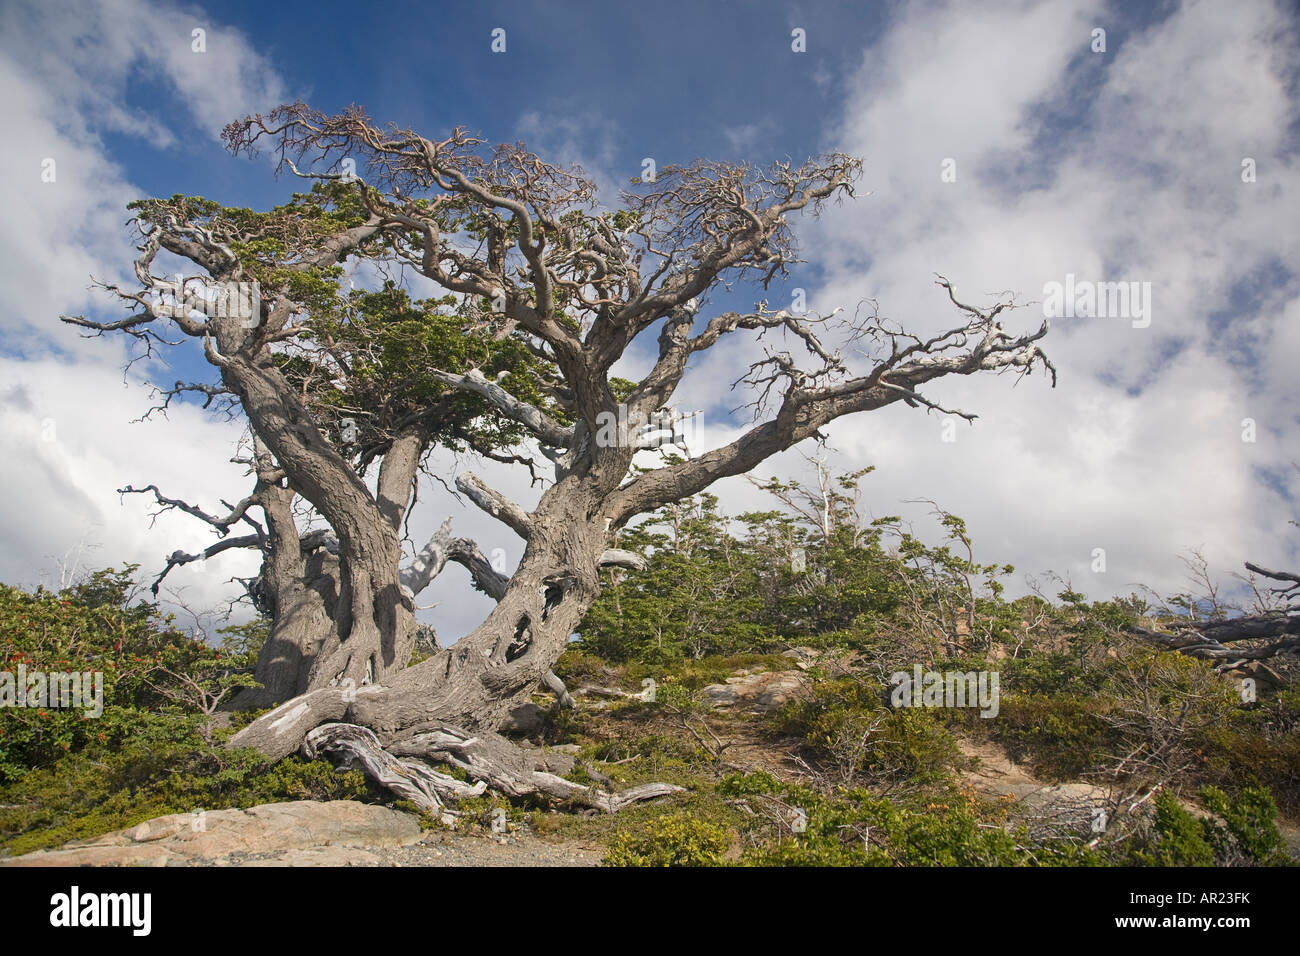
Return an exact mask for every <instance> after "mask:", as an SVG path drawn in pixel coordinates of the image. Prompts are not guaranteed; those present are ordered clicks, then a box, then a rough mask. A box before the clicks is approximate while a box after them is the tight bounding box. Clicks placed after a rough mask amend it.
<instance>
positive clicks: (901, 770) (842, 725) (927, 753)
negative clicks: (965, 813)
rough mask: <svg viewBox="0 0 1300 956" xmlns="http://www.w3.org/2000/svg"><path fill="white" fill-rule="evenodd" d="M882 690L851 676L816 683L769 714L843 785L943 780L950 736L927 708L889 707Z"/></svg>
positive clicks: (953, 751)
mask: <svg viewBox="0 0 1300 956" xmlns="http://www.w3.org/2000/svg"><path fill="white" fill-rule="evenodd" d="M887 700H888V693H887V691H886V690H885V689H884V688H883V687H881V686H880V685H877V684H872V683H868V682H866V681H862V680H859V679H856V678H853V677H845V678H840V679H838V680H834V681H828V682H825V683H821V684H818V685H817V686H816V687H815V688H814V689H813V692H812V693H811V694H810V695H808V696H806V697H803V698H800V699H797V700H793V701H791V702H790V703H788V704H786V705H785V706H784V707H783V708H781V709H780V710H778V711H777V712H776V713H774V714H773V715H772V717H771V718H770V723H771V727H772V729H773V730H774V731H775V732H776V733H779V734H784V735H789V736H799V737H802V738H803V739H804V742H805V744H806V745H807V747H808V749H809V750H810V751H811V753H812V755H813V757H814V758H815V759H816V760H817V762H818V763H819V764H821V765H822V766H824V767H825V768H826V769H827V770H828V771H829V772H832V773H833V775H834V776H835V777H836V779H837V780H838V781H839V782H840V783H843V784H846V785H848V784H853V783H855V782H857V781H858V780H859V778H864V777H865V778H872V779H875V780H877V781H880V782H900V781H904V780H906V781H908V782H909V783H910V784H913V785H924V784H929V783H935V782H937V781H940V780H942V779H943V778H944V777H945V776H947V774H948V773H949V772H950V770H951V768H952V767H953V765H954V763H955V762H956V761H957V760H958V759H959V757H960V752H959V751H958V749H957V745H956V742H955V741H954V740H953V738H952V735H951V734H950V733H949V732H948V731H947V730H946V729H945V728H944V726H943V725H942V724H941V723H940V722H939V720H938V718H937V717H936V716H935V715H934V714H933V713H932V712H930V711H927V710H924V709H920V708H900V709H898V710H894V709H891V708H890V707H888V706H887V705H886V701H887Z"/></svg>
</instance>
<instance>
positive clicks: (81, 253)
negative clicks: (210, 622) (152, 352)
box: [0, 0, 283, 609]
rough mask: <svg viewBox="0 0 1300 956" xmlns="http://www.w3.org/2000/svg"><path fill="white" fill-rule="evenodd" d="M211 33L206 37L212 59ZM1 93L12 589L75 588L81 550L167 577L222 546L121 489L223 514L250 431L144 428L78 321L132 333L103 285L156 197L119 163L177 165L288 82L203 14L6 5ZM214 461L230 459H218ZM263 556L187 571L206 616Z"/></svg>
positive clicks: (121, 269) (5, 451)
mask: <svg viewBox="0 0 1300 956" xmlns="http://www.w3.org/2000/svg"><path fill="white" fill-rule="evenodd" d="M195 29H204V30H205V31H206V32H205V34H204V35H203V40H204V43H203V46H204V48H205V49H204V51H203V52H197V51H196V50H195V39H196V38H195V36H194V34H193V31H194V30H195ZM142 77H148V79H149V81H150V82H151V83H153V84H154V85H155V86H156V88H157V89H158V90H160V91H162V92H163V93H165V94H166V98H167V99H168V100H171V101H174V104H173V105H171V106H169V107H167V109H168V112H167V113H166V115H164V114H163V113H162V112H161V110H162V109H163V106H162V105H161V103H160V102H158V101H159V100H160V99H162V98H163V97H162V94H161V93H160V94H159V96H156V97H152V98H150V104H149V105H140V103H139V102H138V100H139V98H138V97H133V96H131V95H130V93H131V87H132V84H136V83H139V82H140V81H141V78H142ZM0 92H2V93H3V99H4V102H5V113H6V124H5V125H6V130H5V132H6V147H5V149H4V150H3V151H0V205H3V207H4V209H5V216H4V219H3V223H0V288H3V289H4V300H3V308H2V309H0V345H2V346H3V350H4V357H3V358H0V383H3V384H0V429H2V431H0V490H2V492H3V494H4V498H5V501H6V506H5V508H4V509H3V514H2V516H0V542H3V544H4V548H3V550H2V551H0V580H3V581H5V582H13V583H23V584H27V585H32V584H36V583H45V584H47V585H49V584H57V583H58V581H57V578H58V571H59V564H60V562H61V561H62V560H63V558H64V556H65V555H67V554H69V553H74V554H75V553H76V552H77V549H78V547H79V546H81V549H82V550H81V553H82V559H81V560H82V567H83V568H84V567H85V566H86V565H89V566H92V567H93V566H100V565H106V564H117V565H119V566H120V565H121V564H122V563H123V562H127V561H131V562H136V563H139V564H141V565H143V566H144V568H145V569H149V570H156V569H158V568H160V566H161V564H162V560H163V557H162V556H163V555H165V554H167V553H169V552H170V551H171V550H173V549H175V548H177V547H181V548H185V549H187V550H192V549H194V548H196V547H199V546H203V545H206V544H209V543H211V540H212V538H211V535H210V533H207V532H205V529H204V528H203V527H202V526H196V523H195V522H194V521H193V520H192V519H189V518H184V517H180V518H178V517H176V516H174V515H172V516H166V517H164V518H162V519H160V520H159V522H158V524H157V526H156V527H155V528H154V529H153V530H152V531H151V530H150V528H149V524H150V522H149V514H148V509H147V507H146V503H145V502H144V501H143V500H142V499H138V498H128V499H127V501H126V502H125V503H120V502H119V501H118V496H117V494H116V493H115V489H116V488H118V487H120V486H123V485H126V484H130V483H134V484H136V485H139V484H144V483H148V482H150V481H154V482H157V483H158V484H159V485H161V486H163V487H165V488H166V489H167V491H168V493H170V494H174V495H176V496H178V497H187V498H190V499H191V500H194V501H198V502H203V503H204V504H205V505H207V506H208V507H210V508H211V509H218V508H219V504H218V501H219V499H220V497H221V496H222V495H227V496H228V495H229V494H230V493H231V490H232V489H233V488H238V487H240V477H239V476H240V470H239V469H238V468H236V466H232V465H228V464H225V463H224V462H223V458H224V457H228V454H227V455H225V456H223V455H222V453H221V451H222V449H230V450H233V443H234V441H235V439H236V438H237V437H238V428H237V426H232V425H231V424H229V423H223V422H221V421H218V420H214V419H213V418H211V417H210V416H208V415H206V414H203V413H201V412H199V411H198V410H196V409H194V408H193V407H189V408H177V409H175V410H174V411H173V412H172V414H171V418H170V420H156V421H154V422H150V423H141V424H132V421H133V420H134V419H137V418H139V417H140V415H141V414H142V413H143V412H144V411H145V410H146V409H147V408H148V407H149V405H150V404H151V402H150V399H149V395H148V393H147V391H146V390H145V389H144V387H143V384H142V381H141V379H140V374H141V373H143V372H152V373H156V374H157V375H158V376H159V377H160V378H161V377H165V376H166V375H167V374H168V373H169V371H170V370H168V369H166V368H164V367H162V366H161V365H159V364H156V363H154V364H147V365H138V366H136V367H135V368H134V369H133V371H132V373H131V374H130V375H128V376H127V377H126V380H125V381H124V376H123V371H122V369H123V366H124V365H125V363H126V361H127V359H128V355H127V352H126V349H125V346H124V345H123V343H122V342H120V341H115V340H87V339H85V338H82V337H81V336H79V335H77V334H76V332H75V331H74V330H73V329H72V328H71V327H69V326H66V325H63V324H61V323H59V322H58V316H59V315H60V314H83V313H84V314H88V315H95V316H96V317H101V318H102V317H107V316H110V315H111V316H112V317H114V318H115V317H117V316H118V315H120V314H121V313H120V312H119V307H118V306H117V305H115V304H113V303H111V302H110V301H109V299H108V297H107V296H106V295H105V294H104V293H103V292H101V291H92V290H91V289H90V284H91V277H92V276H93V277H94V278H95V279H98V280H102V281H121V280H124V279H125V278H126V277H127V276H128V275H129V274H130V258H131V247H130V244H129V242H128V241H127V240H128V236H127V233H126V231H125V230H124V229H123V225H122V224H123V220H124V219H125V218H126V216H127V213H126V211H125V207H126V204H127V203H128V202H130V201H131V200H133V199H136V198H138V197H140V196H141V195H144V194H146V190H144V189H141V188H139V187H138V186H136V185H134V184H133V183H132V182H131V178H130V176H129V175H128V173H127V172H126V171H125V170H124V169H123V167H122V165H121V164H120V163H119V162H118V161H116V160H115V158H114V150H113V149H112V148H111V146H110V143H111V142H112V141H113V138H114V137H127V138H129V139H130V140H131V141H133V142H134V143H135V144H136V145H137V146H138V147H139V148H141V149H148V148H152V149H155V150H158V151H159V156H160V158H161V159H163V160H164V161H167V159H168V158H169V157H170V158H171V159H172V160H174V158H175V156H176V155H178V150H183V149H184V148H185V146H186V140H185V139H183V137H184V138H190V139H192V138H193V136H195V135H198V136H200V137H202V138H203V139H204V140H206V141H208V142H211V143H212V144H213V145H214V147H215V141H216V138H217V136H218V134H219V133H220V129H221V126H222V124H224V123H225V122H228V121H229V120H230V119H231V118H232V117H234V116H237V115H240V114H241V113H244V112H249V111H256V110H263V109H266V108H267V107H268V106H269V105H271V104H273V103H274V102H277V101H278V100H280V99H281V98H282V97H283V94H282V83H281V81H280V80H279V78H278V77H277V76H276V74H275V71H274V69H273V68H272V67H271V65H270V64H269V63H268V62H267V61H266V60H265V59H264V58H262V57H261V56H260V55H259V54H258V53H257V52H256V51H255V50H254V49H253V47H252V45H251V43H250V42H249V41H248V40H247V38H245V37H242V36H241V35H239V34H238V33H235V32H232V31H228V30H225V29H223V28H222V27H221V25H220V24H219V23H216V22H214V19H213V17H211V16H210V15H208V14H205V13H203V12H202V11H199V10H197V9H194V8H189V7H176V6H162V5H160V4H157V3H153V2H149V0H118V2H113V3H107V4H99V5H93V4H92V5H77V6H76V7H66V6H65V7H60V6H58V5H49V4H46V5H37V4H26V5H23V4H6V5H5V6H4V8H3V10H0ZM214 449H215V450H216V451H215V453H214ZM248 570H249V562H248V560H247V556H243V555H230V556H229V557H227V558H225V559H216V560H214V561H213V562H212V563H211V564H210V565H209V572H208V573H207V574H205V575H201V576H200V575H196V574H195V573H194V572H193V571H192V570H189V571H181V572H177V575H176V578H175V580H174V581H172V582H171V583H172V584H174V585H176V586H178V587H185V588H187V591H186V600H187V601H189V602H192V603H193V605H194V606H195V607H197V608H200V609H206V608H209V607H212V606H214V605H216V604H218V603H219V602H220V601H221V600H222V599H223V598H225V599H228V598H229V597H230V596H232V595H233V593H237V590H238V589H237V588H235V589H234V590H233V591H232V589H231V587H230V586H229V585H227V584H225V583H223V582H225V581H226V579H227V578H228V577H229V576H230V575H231V574H236V573H238V574H247V573H248Z"/></svg>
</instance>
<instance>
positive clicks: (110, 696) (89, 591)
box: [0, 565, 259, 784]
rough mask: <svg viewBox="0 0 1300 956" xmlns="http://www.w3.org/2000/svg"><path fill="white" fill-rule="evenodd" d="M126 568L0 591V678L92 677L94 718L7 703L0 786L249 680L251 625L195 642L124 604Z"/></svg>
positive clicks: (140, 607) (119, 740)
mask: <svg viewBox="0 0 1300 956" xmlns="http://www.w3.org/2000/svg"><path fill="white" fill-rule="evenodd" d="M134 571H135V566H134V565H128V566H127V567H126V568H125V569H124V570H121V571H118V570H115V569H113V568H108V569H106V570H103V571H98V572H96V573H95V574H93V575H92V576H90V578H89V579H87V580H86V581H85V582H83V583H81V584H78V585H76V586H74V587H72V588H70V589H68V590H67V591H64V592H62V593H59V594H55V593H51V592H49V591H45V590H43V589H38V590H37V591H36V592H35V593H31V594H29V593H27V592H24V591H20V590H18V589H17V588H12V587H8V586H5V585H0V672H9V673H13V674H15V675H16V674H17V673H18V671H19V668H20V667H22V668H23V669H24V670H25V671H26V672H27V673H28V674H32V673H34V672H41V673H54V672H60V673H79V674H87V673H94V672H100V673H102V674H103V712H102V714H101V715H99V716H91V714H92V713H93V711H94V710H95V709H97V708H91V707H90V706H89V704H87V706H86V707H82V708H81V709H70V708H69V709H65V708H55V707H31V706H28V707H9V708H6V709H5V711H4V714H3V722H0V784H3V783H9V782H12V781H14V780H17V779H18V778H19V777H21V776H22V775H23V774H25V773H27V772H28V771H30V770H33V769H37V768H42V767H50V766H52V765H53V764H54V762H55V761H57V760H59V759H61V758H62V757H64V756H65V755H68V754H73V753H78V752H80V751H81V750H83V749H85V748H88V747H91V748H95V749H103V750H112V749H114V748H116V747H119V746H121V745H123V744H125V743H126V742H127V741H129V740H131V739H132V738H135V737H136V736H137V735H138V734H139V733H140V728H141V724H142V722H143V721H145V719H146V718H145V716H144V715H145V714H147V713H151V712H152V713H158V714H166V715H179V714H184V713H192V712H194V710H196V709H201V707H200V706H199V705H201V704H202V703H203V702H204V701H205V700H206V701H208V702H210V701H211V699H212V698H213V697H215V696H216V695H219V694H220V693H221V692H222V691H223V689H233V688H235V687H238V686H246V685H248V684H250V683H252V678H251V675H250V672H251V669H252V666H253V663H254V653H253V650H252V644H251V643H250V642H257V641H258V638H257V637H256V634H257V628H258V627H259V625H247V626H244V627H242V628H234V629H230V630H231V633H230V634H229V635H228V637H227V645H226V646H225V647H223V648H212V647H209V646H207V645H205V644H203V643H202V642H200V641H195V640H192V639H191V638H189V637H188V636H187V635H185V634H182V633H181V632H180V631H177V630H175V629H174V628H173V627H172V626H171V621H170V619H167V618H163V617H161V616H160V614H159V611H158V608H157V606H156V605H153V604H149V603H147V602H137V603H131V602H132V599H133V598H134V597H135V593H134V591H135V587H134V585H133V583H132V574H133V572H134Z"/></svg>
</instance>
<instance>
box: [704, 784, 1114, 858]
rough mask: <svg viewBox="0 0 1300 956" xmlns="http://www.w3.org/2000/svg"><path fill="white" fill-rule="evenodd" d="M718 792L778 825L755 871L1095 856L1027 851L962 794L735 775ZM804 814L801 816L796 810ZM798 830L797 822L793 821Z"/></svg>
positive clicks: (756, 849)
mask: <svg viewBox="0 0 1300 956" xmlns="http://www.w3.org/2000/svg"><path fill="white" fill-rule="evenodd" d="M718 790H719V793H721V794H724V795H726V796H728V797H731V798H733V800H735V801H738V802H740V803H743V805H744V806H746V807H748V808H750V809H751V811H752V812H753V813H754V814H755V816H756V817H758V818H764V817H766V818H767V819H770V820H773V821H775V822H774V824H773V826H772V827H771V829H772V830H773V831H775V832H770V833H769V834H768V837H769V838H768V839H765V840H754V841H752V842H753V845H752V846H751V847H750V849H748V850H747V851H746V852H745V853H744V855H743V857H742V862H743V863H745V864H746V865H751V866H1027V865H1080V864H1088V863H1093V862H1096V856H1095V854H1092V853H1091V852H1090V851H1087V850H1084V849H1081V848H1079V847H1078V846H1075V845H1071V844H1068V843H1065V842H1051V843H1048V844H1045V845H1038V846H1036V847H1034V849H1033V851H1032V852H1030V851H1027V850H1025V849H1023V848H1022V845H1021V841H1022V839H1023V838H1024V835H1023V834H1022V833H1014V832H1009V831H1008V830H1007V829H1004V828H1003V827H1002V826H1001V823H1002V820H1001V816H1000V814H999V813H998V812H997V811H995V810H986V809H984V808H982V807H981V806H980V805H979V804H978V803H977V802H975V801H974V800H972V799H971V798H969V797H966V796H963V795H961V794H955V793H949V794H945V795H942V796H938V797H920V796H917V797H915V798H910V799H909V800H907V801H904V802H895V801H891V800H889V799H885V798H882V797H877V796H874V795H873V794H871V793H870V792H869V791H867V790H863V789H860V788H849V789H841V790H837V791H835V792H833V793H824V792H820V791H818V790H814V789H813V788H811V787H806V786H799V785H782V784H780V783H778V782H777V781H776V780H775V779H774V778H772V777H771V776H770V775H768V774H744V775H739V774H737V775H733V776H729V777H727V778H725V779H724V780H723V781H722V782H721V784H720V785H719V787H718ZM796 811H797V812H796ZM796 819H797V820H798V821H799V825H798V826H795V825H793V821H794V820H796Z"/></svg>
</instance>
